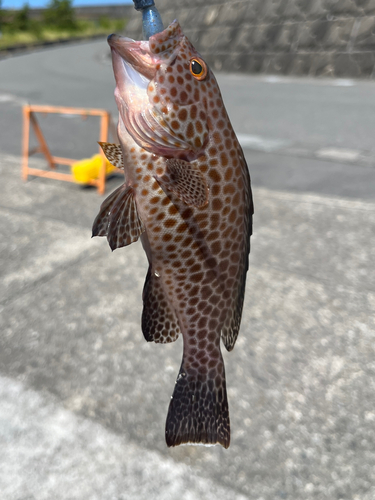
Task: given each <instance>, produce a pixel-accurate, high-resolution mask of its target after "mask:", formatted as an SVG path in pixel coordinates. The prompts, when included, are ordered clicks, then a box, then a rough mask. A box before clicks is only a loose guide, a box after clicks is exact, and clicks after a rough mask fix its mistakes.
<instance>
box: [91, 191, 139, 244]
mask: <svg viewBox="0 0 375 500" xmlns="http://www.w3.org/2000/svg"><path fill="white" fill-rule="evenodd" d="M144 230H145V228H144V225H143V222H142V221H141V219H140V217H139V215H138V210H137V205H136V204H135V201H134V195H133V189H132V187H131V186H126V185H125V184H123V185H122V186H120V187H119V188H117V189H116V190H115V191H114V192H113V193H112V194H110V195H109V196H108V198H107V199H106V200H104V202H103V203H102V205H101V207H100V211H99V213H98V215H97V217H96V219H95V221H94V224H93V227H92V235H93V236H107V240H108V243H109V246H110V247H111V249H112V250H115V249H116V248H120V247H125V246H126V245H130V243H133V241H137V240H138V238H139V237H140V235H141V234H142V233H143V232H144Z"/></svg>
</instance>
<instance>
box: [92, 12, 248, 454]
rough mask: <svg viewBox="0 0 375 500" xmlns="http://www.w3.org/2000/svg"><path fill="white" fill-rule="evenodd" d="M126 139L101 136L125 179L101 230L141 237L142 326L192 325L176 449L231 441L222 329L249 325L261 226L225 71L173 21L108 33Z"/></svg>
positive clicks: (173, 412)
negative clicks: (255, 238)
mask: <svg viewBox="0 0 375 500" xmlns="http://www.w3.org/2000/svg"><path fill="white" fill-rule="evenodd" d="M108 42H109V45H110V47H111V49H112V62H113V68H114V74H115V79H116V85H117V86H116V90H115V98H116V102H117V106H118V109H119V124H118V136H119V139H120V143H121V144H120V145H115V144H108V143H102V148H103V151H104V153H105V154H106V156H107V158H108V159H109V160H110V161H111V162H112V163H113V164H115V165H116V166H118V167H120V168H123V169H124V174H125V183H124V184H123V185H122V186H120V187H119V188H118V189H116V190H115V191H114V192H113V193H112V194H111V195H110V196H109V197H108V198H107V199H106V200H105V201H104V202H103V204H102V206H101V208H100V212H99V214H98V216H97V218H96V220H95V222H94V226H93V235H94V236H106V237H107V239H108V242H109V244H110V246H111V248H112V250H114V249H116V248H119V247H123V246H126V245H129V244H130V243H132V242H133V241H136V240H138V238H141V241H142V245H143V248H144V250H145V252H146V254H147V258H148V262H149V269H148V273H147V276H146V281H145V285H144V289H143V314H142V331H143V335H144V337H145V339H146V340H147V341H148V342H151V341H154V342H160V343H166V342H173V341H175V340H176V339H177V337H178V336H179V335H180V333H181V334H182V337H183V357H182V364H181V368H180V372H179V374H178V377H177V380H176V385H175V388H174V392H173V396H172V398H171V402H170V405H169V411H168V416H167V422H166V430H165V435H166V442H167V445H168V446H176V445H179V444H183V443H201V444H207V445H208V444H215V443H220V444H221V445H223V446H224V447H225V448H227V447H228V446H229V443H230V424H229V410H228V401H227V392H226V382H225V371H224V363H223V358H222V354H221V351H220V337H221V338H222V340H223V343H224V345H225V347H226V349H227V350H228V351H230V350H232V349H233V347H234V344H235V342H236V338H237V335H238V330H239V328H240V322H241V315H242V306H243V300H244V292H245V282H246V272H247V269H248V256H249V251H250V235H251V232H252V214H253V202H252V195H251V188H250V177H249V173H248V168H247V165H246V161H245V158H244V155H243V151H242V149H241V146H240V145H239V143H238V140H237V138H236V135H235V133H234V131H233V128H232V126H231V123H230V120H229V118H228V115H227V112H226V109H225V107H224V104H223V100H222V97H221V94H220V90H219V87H218V84H217V82H216V79H215V77H214V75H213V73H212V71H211V70H210V68H209V67H208V66H207V64H206V63H205V61H204V60H203V59H202V57H201V56H200V55H199V53H198V52H197V51H196V50H195V49H194V47H193V46H192V44H191V43H190V42H189V40H188V39H187V38H186V36H185V35H184V34H183V32H182V30H181V28H180V26H179V24H178V23H177V22H176V21H175V22H173V23H172V24H171V25H170V26H168V28H166V29H165V30H164V31H162V32H161V33H158V34H156V35H154V36H152V37H151V38H150V40H149V41H147V42H146V41H134V40H131V39H129V38H125V37H121V36H118V35H110V36H109V37H108Z"/></svg>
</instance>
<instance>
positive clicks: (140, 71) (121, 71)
mask: <svg viewBox="0 0 375 500" xmlns="http://www.w3.org/2000/svg"><path fill="white" fill-rule="evenodd" d="M107 40H108V44H109V46H110V47H111V51H112V62H113V70H114V73H115V78H116V83H117V85H119V83H121V81H123V80H124V79H125V80H126V81H129V83H133V84H135V85H137V86H139V87H143V88H144V87H145V86H146V87H147V85H148V83H149V82H150V81H151V80H152V79H153V78H154V77H155V74H156V64H157V62H156V61H155V58H154V57H153V56H152V55H151V53H150V46H149V42H145V41H141V42H136V41H134V40H132V39H131V38H127V37H124V36H120V35H116V34H112V35H109V37H108V39H107Z"/></svg>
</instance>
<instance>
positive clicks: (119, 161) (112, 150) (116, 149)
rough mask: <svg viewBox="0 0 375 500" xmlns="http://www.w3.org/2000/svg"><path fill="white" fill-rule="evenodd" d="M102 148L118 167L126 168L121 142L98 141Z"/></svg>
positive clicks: (108, 158) (109, 159)
mask: <svg viewBox="0 0 375 500" xmlns="http://www.w3.org/2000/svg"><path fill="white" fill-rule="evenodd" d="M98 144H99V146H100V147H101V148H102V150H103V153H104V154H105V157H106V158H107V160H108V161H109V162H110V163H112V165H113V166H114V167H116V168H120V169H122V170H123V169H124V159H123V156H122V149H121V146H120V144H111V143H110V142H98Z"/></svg>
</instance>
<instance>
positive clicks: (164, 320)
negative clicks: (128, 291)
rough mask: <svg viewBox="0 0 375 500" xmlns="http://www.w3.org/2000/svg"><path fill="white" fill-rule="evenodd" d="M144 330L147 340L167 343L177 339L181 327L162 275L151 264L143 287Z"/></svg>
mask: <svg viewBox="0 0 375 500" xmlns="http://www.w3.org/2000/svg"><path fill="white" fill-rule="evenodd" d="M142 332H143V336H144V338H145V339H146V340H147V342H155V343H159V344H167V343H168V342H174V341H175V340H177V338H178V335H179V333H180V327H179V325H178V320H177V317H176V314H175V312H174V310H173V309H172V308H171V306H170V304H169V301H168V298H167V297H166V295H165V291H164V290H163V285H162V283H161V281H160V277H158V276H157V275H155V273H154V272H153V271H152V269H151V266H150V267H149V269H148V273H147V276H146V281H145V284H144V287H143V312H142Z"/></svg>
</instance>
